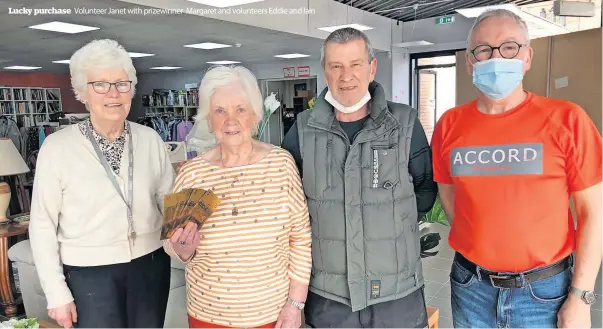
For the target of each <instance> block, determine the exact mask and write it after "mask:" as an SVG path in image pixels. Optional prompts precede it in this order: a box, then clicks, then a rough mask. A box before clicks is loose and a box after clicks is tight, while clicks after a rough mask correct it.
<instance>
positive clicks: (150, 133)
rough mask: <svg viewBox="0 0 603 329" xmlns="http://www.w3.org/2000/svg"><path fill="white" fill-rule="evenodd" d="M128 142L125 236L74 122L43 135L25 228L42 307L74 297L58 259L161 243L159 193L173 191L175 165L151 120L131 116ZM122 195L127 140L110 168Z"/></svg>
mask: <svg viewBox="0 0 603 329" xmlns="http://www.w3.org/2000/svg"><path fill="white" fill-rule="evenodd" d="M130 127H131V130H130V132H131V134H132V137H133V148H134V198H133V207H132V208H133V209H132V211H133V217H134V229H135V231H136V234H137V236H136V239H135V241H134V243H133V244H131V243H130V242H129V239H128V219H127V207H126V204H125V203H124V201H123V200H122V199H121V197H120V196H119V194H118V193H117V191H116V190H115V188H114V186H113V184H112V183H111V180H110V179H109V177H108V176H107V173H106V172H105V170H104V168H103V166H102V165H101V163H100V161H99V160H98V157H97V155H96V153H95V152H94V148H93V147H92V144H91V143H90V141H89V140H88V139H87V138H86V137H85V136H84V135H83V134H82V133H81V132H80V130H79V129H78V127H77V125H73V126H70V127H67V128H64V129H63V130H60V131H57V132H55V133H53V134H51V135H50V136H48V138H46V139H45V140H44V143H43V144H42V147H41V149H40V152H39V155H38V160H37V164H36V174H35V179H34V190H33V195H32V202H31V214H30V224H29V236H30V242H31V249H32V253H33V258H34V262H35V264H36V269H37V272H38V276H39V278H40V282H41V285H42V289H43V290H44V294H45V295H46V299H47V301H48V308H54V307H57V306H61V305H64V304H67V303H69V302H71V301H72V300H73V297H72V294H71V292H70V290H69V288H68V287H67V284H66V282H65V277H64V275H63V267H62V264H66V265H73V266H97V265H107V264H116V263H126V262H129V261H130V260H132V259H135V258H137V257H140V256H143V255H146V254H148V253H150V252H152V251H154V250H156V249H158V248H161V247H162V242H161V241H160V232H161V224H162V212H163V197H164V195H166V194H169V193H171V192H172V188H173V183H174V169H173V167H172V165H171V163H170V160H169V155H168V153H167V149H166V147H165V144H164V143H163V141H162V140H161V138H160V137H159V135H158V134H157V133H156V132H155V131H154V130H153V129H151V128H148V127H145V126H142V125H139V124H136V123H132V122H130ZM116 178H117V182H118V183H119V185H120V187H121V189H122V193H123V194H124V196H125V197H126V198H127V186H126V184H127V180H128V143H127V142H126V145H125V148H124V154H123V156H122V160H121V169H120V175H118V176H116Z"/></svg>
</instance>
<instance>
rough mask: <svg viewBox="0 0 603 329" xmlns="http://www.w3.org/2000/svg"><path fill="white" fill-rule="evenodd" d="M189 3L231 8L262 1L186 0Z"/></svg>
mask: <svg viewBox="0 0 603 329" xmlns="http://www.w3.org/2000/svg"><path fill="white" fill-rule="evenodd" d="M188 1H191V2H196V3H200V4H202V5H206V6H212V7H218V8H226V7H232V6H240V5H246V4H250V3H254V2H261V1H264V0H188Z"/></svg>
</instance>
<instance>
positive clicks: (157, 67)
mask: <svg viewBox="0 0 603 329" xmlns="http://www.w3.org/2000/svg"><path fill="white" fill-rule="evenodd" d="M181 68H182V67H181V66H155V67H151V68H149V70H177V69H181Z"/></svg>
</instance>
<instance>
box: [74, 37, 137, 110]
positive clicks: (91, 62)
mask: <svg viewBox="0 0 603 329" xmlns="http://www.w3.org/2000/svg"><path fill="white" fill-rule="evenodd" d="M107 68H111V69H112V68H123V69H124V71H125V72H126V74H127V75H128V79H129V80H130V81H132V89H131V90H130V93H131V94H132V97H134V93H135V91H136V84H137V83H138V79H137V78H136V69H135V68H134V65H133V64H132V58H130V55H129V54H128V52H127V51H126V50H125V49H124V48H123V47H122V46H121V45H120V44H119V43H117V41H115V40H110V39H103V40H94V41H91V42H90V43H88V44H87V45H85V46H83V47H82V48H80V49H78V50H77V51H76V52H75V53H74V54H73V55H72V56H71V59H70V60H69V71H70V73H71V87H72V88H73V92H74V93H75V98H76V99H77V100H79V101H82V100H83V97H82V96H83V95H84V93H85V91H86V85H87V84H88V82H89V81H88V73H89V72H90V71H92V70H98V69H107Z"/></svg>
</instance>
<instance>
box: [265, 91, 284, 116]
mask: <svg viewBox="0 0 603 329" xmlns="http://www.w3.org/2000/svg"><path fill="white" fill-rule="evenodd" d="M280 106H281V102H279V101H278V100H277V99H276V94H275V93H271V94H270V96H268V97H266V100H265V101H264V108H265V109H266V110H267V111H268V116H270V115H271V114H272V113H274V111H276V109H278V108H279V107H280Z"/></svg>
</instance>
